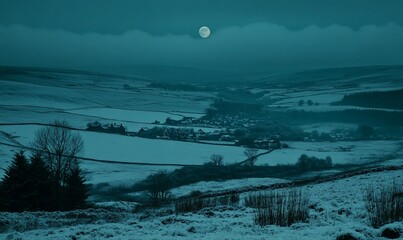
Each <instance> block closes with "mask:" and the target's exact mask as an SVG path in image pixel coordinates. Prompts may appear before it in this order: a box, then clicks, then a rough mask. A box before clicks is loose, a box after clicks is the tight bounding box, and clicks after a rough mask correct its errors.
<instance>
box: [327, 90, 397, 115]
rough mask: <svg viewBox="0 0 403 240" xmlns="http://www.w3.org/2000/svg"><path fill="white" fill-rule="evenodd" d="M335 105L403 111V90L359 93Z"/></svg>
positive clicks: (346, 97)
mask: <svg viewBox="0 0 403 240" xmlns="http://www.w3.org/2000/svg"><path fill="white" fill-rule="evenodd" d="M333 105H351V106H357V107H367V108H387V109H400V110H402V109H403V89H399V90H392V91H372V92H357V93H352V94H347V95H345V96H344V97H343V99H342V100H340V101H338V102H334V103H333Z"/></svg>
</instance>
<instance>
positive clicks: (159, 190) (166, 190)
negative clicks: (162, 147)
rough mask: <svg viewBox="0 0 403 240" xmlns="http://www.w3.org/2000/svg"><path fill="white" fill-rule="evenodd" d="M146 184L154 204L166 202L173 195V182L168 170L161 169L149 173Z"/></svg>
mask: <svg viewBox="0 0 403 240" xmlns="http://www.w3.org/2000/svg"><path fill="white" fill-rule="evenodd" d="M145 184H146V190H147V192H148V195H149V197H150V199H151V204H152V205H153V206H159V205H161V204H163V203H165V202H166V201H167V200H168V199H169V197H170V196H171V192H170V189H171V187H172V182H171V179H170V177H169V174H168V172H167V171H159V172H157V173H154V174H151V175H149V176H148V177H147V178H146V180H145Z"/></svg>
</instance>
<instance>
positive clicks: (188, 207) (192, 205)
mask: <svg viewBox="0 0 403 240" xmlns="http://www.w3.org/2000/svg"><path fill="white" fill-rule="evenodd" d="M239 200H240V197H239V194H238V193H232V194H229V195H223V196H218V197H210V198H202V197H192V198H186V199H182V200H179V201H177V202H176V203H175V212H176V213H184V212H196V211H199V210H201V209H203V208H206V207H215V206H236V205H238V204H239Z"/></svg>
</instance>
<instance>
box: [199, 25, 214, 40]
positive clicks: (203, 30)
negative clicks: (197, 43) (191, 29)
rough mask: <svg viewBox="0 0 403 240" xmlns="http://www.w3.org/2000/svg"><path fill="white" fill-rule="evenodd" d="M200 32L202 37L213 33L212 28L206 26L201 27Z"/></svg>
mask: <svg viewBox="0 0 403 240" xmlns="http://www.w3.org/2000/svg"><path fill="white" fill-rule="evenodd" d="M199 34H200V37H202V38H208V37H209V36H210V34H211V31H210V28H208V27H206V26H203V27H201V28H200V29H199Z"/></svg>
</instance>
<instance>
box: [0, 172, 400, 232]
mask: <svg viewBox="0 0 403 240" xmlns="http://www.w3.org/2000/svg"><path fill="white" fill-rule="evenodd" d="M402 175H403V170H394V171H385V172H377V173H369V174H366V175H360V176H355V177H351V178H346V179H341V180H335V181H331V182H326V183H320V184H309V185H307V186H303V187H300V188H298V189H301V190H302V191H304V192H305V193H307V195H308V196H309V204H310V206H311V207H310V210H309V221H308V222H307V223H297V224H293V225H292V226H290V227H277V226H265V227H260V226H257V225H255V224H254V222H253V217H254V212H255V210H254V209H252V208H248V207H245V206H243V203H242V202H243V200H242V199H243V198H244V197H245V196H247V194H248V193H245V194H242V195H241V202H240V204H239V205H238V206H217V207H214V208H208V209H203V210H201V211H198V212H194V213H184V214H174V213H173V212H172V211H171V210H170V208H169V207H167V208H164V209H156V210H147V211H145V212H140V213H131V212H130V209H131V210H133V209H134V207H135V206H124V207H123V205H121V204H120V205H119V203H116V204H115V205H116V206H117V207H118V209H121V210H95V211H94V210H83V211H75V212H71V213H28V212H27V213H21V214H18V213H14V214H13V213H3V214H2V215H1V222H2V227H1V232H2V233H1V234H0V237H2V238H4V239H21V240H28V239H29V240H36V239H38V240H39V239H41V240H50V239H66V240H67V239H82V240H89V239H116V240H123V239H125V240H126V239H133V240H134V239H145V240H146V239H147V240H148V239H190V238H191V239H228V240H229V239H231V240H232V239H278V240H280V239H292V240H299V239H303V240H305V239H306V240H309V239H323V240H327V239H329V240H331V239H332V240H333V239H336V238H337V237H338V236H341V235H343V234H350V235H351V236H354V237H355V238H354V239H360V240H366V239H384V238H382V237H381V234H382V230H383V229H384V228H385V227H383V228H381V229H374V228H372V227H370V225H369V221H368V216H367V213H366V210H365V206H364V195H363V193H364V190H365V188H366V187H367V186H368V185H369V184H371V185H373V186H375V187H376V188H377V189H379V188H380V187H381V186H383V185H385V184H387V183H390V182H392V181H396V182H398V183H402V179H401V176H402ZM268 181H270V180H269V179H268ZM241 183H242V181H239V184H237V182H236V181H232V183H231V184H232V186H234V187H236V186H241ZM206 187H207V188H209V187H208V185H206ZM387 226H391V227H393V228H397V229H400V231H402V230H403V224H402V223H401V222H400V223H394V224H391V225H387ZM351 239H353V238H351ZM385 239H386V238H385Z"/></svg>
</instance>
